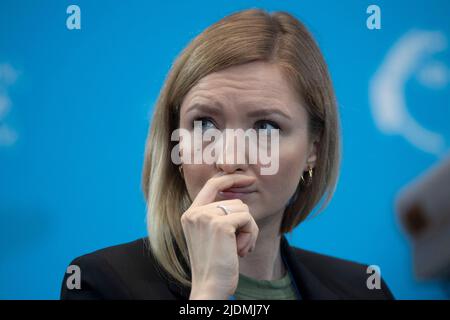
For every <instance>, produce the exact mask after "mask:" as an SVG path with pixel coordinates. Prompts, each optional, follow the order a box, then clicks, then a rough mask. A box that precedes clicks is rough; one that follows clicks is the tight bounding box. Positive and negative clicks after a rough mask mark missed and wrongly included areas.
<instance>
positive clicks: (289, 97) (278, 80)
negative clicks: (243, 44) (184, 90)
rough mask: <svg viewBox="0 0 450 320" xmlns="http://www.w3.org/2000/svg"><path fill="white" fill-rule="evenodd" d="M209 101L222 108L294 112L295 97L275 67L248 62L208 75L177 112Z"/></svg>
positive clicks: (263, 63)
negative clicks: (254, 107)
mask: <svg viewBox="0 0 450 320" xmlns="http://www.w3.org/2000/svg"><path fill="white" fill-rule="evenodd" d="M205 100H206V101H208V100H212V101H218V102H220V103H221V104H224V105H234V106H246V105H255V104H256V105H258V104H261V105H263V104H264V105H270V106H273V107H280V108H285V109H286V110H285V111H289V109H290V108H298V105H299V104H300V101H299V98H298V95H297V94H296V92H295V91H294V90H293V88H292V86H291V85H290V84H289V82H288V81H287V79H286V78H285V76H284V75H283V73H282V72H281V70H280V68H279V67H278V66H277V65H276V64H271V63H266V62H252V63H247V64H243V65H239V66H233V67H230V68H228V69H225V70H222V71H219V72H215V73H211V74H209V75H207V76H205V77H203V78H202V79H200V80H199V82H198V83H197V84H196V85H195V86H194V87H193V88H192V89H191V90H190V91H189V92H188V94H187V95H186V97H185V98H184V100H183V103H182V106H181V109H182V110H183V109H184V108H185V107H186V105H190V104H192V103H196V102H204V101H205Z"/></svg>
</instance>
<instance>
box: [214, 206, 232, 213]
mask: <svg viewBox="0 0 450 320" xmlns="http://www.w3.org/2000/svg"><path fill="white" fill-rule="evenodd" d="M217 208H220V209H222V210H223V212H225V215H227V214H230V213H231V212H230V211H229V209H228V208H227V207H225V206H224V205H221V204H219V205H218V206H217Z"/></svg>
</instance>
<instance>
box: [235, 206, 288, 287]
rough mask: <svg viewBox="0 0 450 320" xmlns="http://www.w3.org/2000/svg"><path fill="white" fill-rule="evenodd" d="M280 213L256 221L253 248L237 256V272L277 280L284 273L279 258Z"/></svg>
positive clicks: (281, 261) (259, 278)
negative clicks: (256, 234)
mask: <svg viewBox="0 0 450 320" xmlns="http://www.w3.org/2000/svg"><path fill="white" fill-rule="evenodd" d="M282 217H283V215H282V214H276V215H273V216H271V217H268V218H267V219H264V220H260V221H257V223H258V227H259V234H258V239H257V240H256V245H255V250H253V251H252V252H250V253H249V254H247V256H246V257H244V258H239V272H240V273H242V274H243V275H245V276H247V277H251V278H254V279H258V280H278V279H281V278H282V277H283V276H284V275H285V273H286V270H285V266H284V263H283V260H282V258H281V252H280V241H281V235H280V234H279V230H280V225H281V219H282Z"/></svg>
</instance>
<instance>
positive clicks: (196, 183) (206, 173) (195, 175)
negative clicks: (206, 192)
mask: <svg viewBox="0 0 450 320" xmlns="http://www.w3.org/2000/svg"><path fill="white" fill-rule="evenodd" d="M210 171H211V166H209V165H206V164H184V165H183V174H184V181H185V183H186V188H187V191H188V193H189V195H190V197H191V199H194V198H195V197H196V196H197V194H198V193H199V192H200V190H201V189H202V188H203V186H204V185H205V183H206V181H208V179H209V178H210V177H211V173H210Z"/></svg>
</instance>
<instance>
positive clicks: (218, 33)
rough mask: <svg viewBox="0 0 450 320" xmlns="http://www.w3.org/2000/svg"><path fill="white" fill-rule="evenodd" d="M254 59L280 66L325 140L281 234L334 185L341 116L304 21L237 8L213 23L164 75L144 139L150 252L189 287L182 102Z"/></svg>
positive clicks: (314, 129)
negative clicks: (180, 152)
mask: <svg viewBox="0 0 450 320" xmlns="http://www.w3.org/2000/svg"><path fill="white" fill-rule="evenodd" d="M253 61H267V62H271V63H275V64H277V65H278V66H279V67H280V69H281V70H282V72H283V73H284V75H285V76H286V77H287V79H288V80H289V82H290V83H292V86H293V88H294V89H295V90H296V91H297V92H298V94H299V99H301V100H302V101H303V104H304V105H305V108H306V109H307V112H308V115H309V123H308V125H309V133H310V137H312V138H313V137H317V138H318V139H320V143H319V144H318V146H317V147H318V148H317V161H316V165H315V167H314V175H313V179H312V181H311V183H310V185H308V186H305V185H304V184H303V183H302V182H301V180H300V181H299V184H298V187H297V189H296V192H295V194H294V195H293V198H292V201H291V202H290V203H289V205H288V206H287V207H286V210H285V212H284V216H283V220H282V224H281V227H280V233H285V232H290V231H292V229H293V228H294V227H295V226H297V225H298V224H299V223H300V222H301V221H303V220H304V219H305V218H306V217H307V216H308V215H309V214H310V212H311V211H312V210H313V208H314V207H315V206H316V205H317V204H318V203H319V202H320V200H321V199H323V198H325V201H324V203H323V204H322V207H321V209H320V210H319V212H320V211H322V210H323V209H324V208H325V207H326V206H327V205H328V203H329V201H330V200H331V198H332V195H333V193H334V191H335V188H336V184H337V179H338V174H339V173H338V172H339V164H340V133H339V115H338V111H337V106H336V101H335V100H336V99H335V96H334V91H333V86H332V82H331V79H330V76H329V73H328V69H327V66H326V63H325V61H324V59H323V56H322V54H321V52H320V50H319V48H318V46H317V44H316V43H315V41H314V39H313V37H312V36H311V34H310V33H309V32H308V30H307V29H306V27H305V26H304V25H303V24H302V23H301V22H299V21H298V20H297V19H296V18H294V17H293V16H292V15H290V14H288V13H286V12H275V13H273V14H269V13H267V12H265V11H263V10H259V9H251V10H245V11H241V12H237V13H235V14H232V15H230V16H227V17H225V18H223V19H222V20H220V21H218V22H217V23H215V24H213V25H212V26H210V27H208V28H207V29H206V30H204V31H203V32H202V33H201V34H200V35H198V36H197V37H196V38H195V39H194V40H193V41H192V42H191V43H190V44H189V45H188V46H187V47H186V48H185V49H184V50H183V51H182V52H181V54H180V55H179V56H178V58H177V59H176V61H175V63H174V64H173V66H172V68H171V70H170V72H169V74H168V76H167V78H166V80H165V83H164V86H163V88H162V90H161V92H160V96H159V99H158V101H157V103H156V107H155V111H154V115H153V120H152V124H151V127H150V129H149V133H148V137H147V142H146V148H145V159H144V168H143V175H142V187H143V192H144V196H145V199H146V202H147V224H148V233H149V234H148V237H149V240H150V246H151V251H152V253H153V255H154V257H155V258H156V259H157V261H158V263H159V264H160V266H161V267H162V268H163V269H164V270H165V271H166V272H167V273H168V274H169V275H170V276H171V277H172V278H173V279H175V280H177V281H178V282H180V283H181V284H183V285H186V286H190V285H191V282H190V280H191V279H190V267H189V254H188V250H187V246H186V241H185V238H184V234H183V231H182V227H181V222H180V216H181V215H182V214H183V212H185V211H186V210H187V209H188V208H189V206H190V204H191V200H190V198H189V195H188V194H187V190H186V187H185V183H184V180H183V178H182V177H181V175H180V173H179V171H178V168H177V166H176V165H175V164H174V163H173V162H172V161H171V157H170V155H171V150H172V148H173V147H174V146H175V145H174V142H172V141H171V134H172V132H173V130H175V129H177V128H178V125H179V107H180V105H181V102H182V100H183V98H184V97H185V96H186V94H187V93H188V91H189V90H190V89H191V88H192V87H193V86H194V85H195V84H196V83H197V82H198V81H199V80H200V79H201V78H203V77H204V76H206V75H208V74H210V73H212V72H217V71H220V70H223V69H225V68H228V67H231V66H235V65H240V64H244V63H248V62H253ZM306 179H308V176H306ZM306 179H305V180H306ZM319 212H317V213H319Z"/></svg>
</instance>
